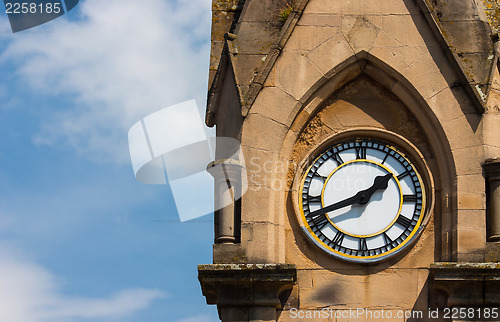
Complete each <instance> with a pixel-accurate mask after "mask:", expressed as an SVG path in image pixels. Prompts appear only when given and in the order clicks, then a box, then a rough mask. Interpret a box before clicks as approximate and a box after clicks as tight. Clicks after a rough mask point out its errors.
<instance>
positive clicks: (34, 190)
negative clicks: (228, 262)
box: [0, 0, 218, 322]
mask: <svg viewBox="0 0 500 322" xmlns="http://www.w3.org/2000/svg"><path fill="white" fill-rule="evenodd" d="M2 8H3V6H2ZM210 14H211V13H210V1H209V0H189V1H187V0H186V1H184V0H183V1H171V0H142V1H132V0H107V1H99V0H81V1H80V3H79V5H78V6H77V7H76V8H75V9H73V10H72V11H70V12H69V13H68V14H66V15H64V16H63V17H61V18H58V19H56V20H53V21H51V22H49V23H47V24H44V25H42V26H39V27H36V28H33V29H30V30H26V31H23V32H19V33H16V34H13V33H12V32H11V30H10V26H9V24H8V19H7V16H6V15H5V13H4V11H3V10H2V13H1V14H0V73H1V75H2V81H1V82H0V166H1V167H0V285H2V287H1V288H0V303H1V304H0V321H10V322H18V321H19V322H30V321H217V320H218V319H217V312H216V308H215V307H214V306H208V305H206V303H205V298H204V297H203V296H202V295H201V290H200V286H199V283H198V280H197V272H196V265H197V264H205V263H211V255H212V241H213V224H212V216H210V215H208V216H204V217H201V218H198V219H195V220H192V221H189V222H185V223H180V222H179V217H178V214H177V211H176V208H175V205H174V202H173V198H172V194H171V191H170V190H169V187H168V186H166V185H145V184H142V183H139V182H138V181H136V180H135V178H134V174H133V171H132V166H131V164H130V158H129V151H128V145H127V132H128V130H129V128H130V127H131V126H132V125H133V124H134V123H135V122H137V121H139V120H140V119H141V118H143V117H144V116H146V115H148V114H151V113H153V112H155V111H157V110H159V109H161V108H164V107H167V106H169V105H172V104H176V103H179V102H182V101H185V100H189V99H192V98H195V99H197V102H198V104H199V105H200V106H204V104H205V101H204V99H205V97H206V88H207V77H208V63H209V46H210V20H211V19H210Z"/></svg>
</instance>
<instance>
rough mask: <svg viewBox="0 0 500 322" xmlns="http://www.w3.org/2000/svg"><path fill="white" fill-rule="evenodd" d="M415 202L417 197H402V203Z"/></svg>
mask: <svg viewBox="0 0 500 322" xmlns="http://www.w3.org/2000/svg"><path fill="white" fill-rule="evenodd" d="M415 201H417V195H403V202H415Z"/></svg>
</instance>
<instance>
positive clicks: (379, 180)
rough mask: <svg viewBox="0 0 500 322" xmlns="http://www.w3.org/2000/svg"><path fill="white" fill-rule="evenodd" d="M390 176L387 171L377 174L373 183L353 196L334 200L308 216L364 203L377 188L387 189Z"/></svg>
mask: <svg viewBox="0 0 500 322" xmlns="http://www.w3.org/2000/svg"><path fill="white" fill-rule="evenodd" d="M391 178H392V174H391V173H388V174H386V175H385V176H378V177H376V178H375V180H373V184H372V186H371V187H370V188H368V189H365V190H362V191H360V192H358V193H357V194H355V195H354V196H352V197H350V198H347V199H344V200H342V201H339V202H336V203H334V204H332V205H329V206H327V207H324V208H321V209H318V210H316V211H313V212H311V213H310V214H309V217H316V216H318V215H321V214H324V213H327V212H330V211H334V210H337V209H340V208H344V207H347V206H350V205H354V204H362V205H363V204H366V203H368V201H370V198H371V196H372V195H373V193H374V192H375V191H377V190H381V189H384V190H385V189H387V187H388V183H389V180H390V179H391Z"/></svg>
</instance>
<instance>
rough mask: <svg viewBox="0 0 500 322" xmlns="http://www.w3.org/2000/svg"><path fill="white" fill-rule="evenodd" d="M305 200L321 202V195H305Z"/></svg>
mask: <svg viewBox="0 0 500 322" xmlns="http://www.w3.org/2000/svg"><path fill="white" fill-rule="evenodd" d="M307 201H308V202H321V196H316V197H311V196H307Z"/></svg>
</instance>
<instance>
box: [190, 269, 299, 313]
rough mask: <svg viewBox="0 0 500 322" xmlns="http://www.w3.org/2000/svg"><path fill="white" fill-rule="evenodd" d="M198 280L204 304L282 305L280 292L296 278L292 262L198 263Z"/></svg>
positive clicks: (290, 287) (290, 286)
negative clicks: (205, 300)
mask: <svg viewBox="0 0 500 322" xmlns="http://www.w3.org/2000/svg"><path fill="white" fill-rule="evenodd" d="M198 280H199V281H200V284H201V289H202V293H203V295H204V296H205V297H206V299H207V304H217V306H218V307H219V308H220V307H224V306H232V307H241V306H272V307H276V308H280V307H281V301H280V298H279V296H280V294H281V293H282V292H284V291H286V290H290V289H292V287H293V284H294V283H295V281H296V280H297V269H296V268H295V265H291V264H211V265H198Z"/></svg>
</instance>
